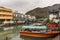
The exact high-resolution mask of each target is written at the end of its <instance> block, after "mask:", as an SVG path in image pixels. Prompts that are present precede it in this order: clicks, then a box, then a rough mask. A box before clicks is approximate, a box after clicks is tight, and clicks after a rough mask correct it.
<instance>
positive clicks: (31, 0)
mask: <svg viewBox="0 0 60 40" xmlns="http://www.w3.org/2000/svg"><path fill="white" fill-rule="evenodd" d="M53 4H60V0H0V6H3V7H6V8H11V9H13V10H17V11H19V12H21V13H26V12H27V11H29V10H31V9H34V8H36V7H46V6H51V5H53Z"/></svg>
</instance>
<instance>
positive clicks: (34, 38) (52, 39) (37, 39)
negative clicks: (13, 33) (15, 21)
mask: <svg viewBox="0 0 60 40" xmlns="http://www.w3.org/2000/svg"><path fill="white" fill-rule="evenodd" d="M20 38H22V39H23V40H58V36H55V37H51V38H36V37H25V36H20Z"/></svg>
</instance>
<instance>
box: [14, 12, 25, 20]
mask: <svg viewBox="0 0 60 40" xmlns="http://www.w3.org/2000/svg"><path fill="white" fill-rule="evenodd" d="M23 18H24V15H23V14H21V13H19V12H17V11H15V12H14V13H13V21H22V20H24V19H23Z"/></svg>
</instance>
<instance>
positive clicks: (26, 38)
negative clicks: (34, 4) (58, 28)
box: [0, 25, 58, 40]
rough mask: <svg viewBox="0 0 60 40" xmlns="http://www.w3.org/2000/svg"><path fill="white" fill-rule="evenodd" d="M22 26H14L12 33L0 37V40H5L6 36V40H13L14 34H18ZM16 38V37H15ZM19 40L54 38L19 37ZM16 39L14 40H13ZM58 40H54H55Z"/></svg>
mask: <svg viewBox="0 0 60 40" xmlns="http://www.w3.org/2000/svg"><path fill="white" fill-rule="evenodd" d="M21 27H22V25H19V26H18V27H16V26H15V28H14V29H13V30H12V31H13V32H12V33H11V34H7V35H0V40H6V36H7V37H8V40H11V39H12V38H14V34H18V33H19V31H20V29H21ZM17 36H18V35H17ZM19 38H20V39H19V40H53V39H54V38H34V37H24V36H20V35H19ZM16 39H17V37H16V38H15V40H16ZM57 39H58V38H56V40H57Z"/></svg>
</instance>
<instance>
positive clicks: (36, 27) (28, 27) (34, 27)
mask: <svg viewBox="0 0 60 40" xmlns="http://www.w3.org/2000/svg"><path fill="white" fill-rule="evenodd" d="M46 28H47V26H22V29H46Z"/></svg>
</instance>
